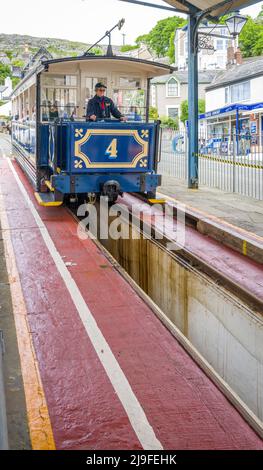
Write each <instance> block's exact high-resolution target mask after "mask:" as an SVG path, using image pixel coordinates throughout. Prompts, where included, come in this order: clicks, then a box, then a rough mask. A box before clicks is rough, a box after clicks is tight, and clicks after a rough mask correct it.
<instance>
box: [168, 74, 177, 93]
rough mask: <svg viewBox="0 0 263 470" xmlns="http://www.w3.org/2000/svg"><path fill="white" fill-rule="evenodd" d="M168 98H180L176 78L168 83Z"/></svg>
mask: <svg viewBox="0 0 263 470" xmlns="http://www.w3.org/2000/svg"><path fill="white" fill-rule="evenodd" d="M167 96H169V97H172V96H173V97H175V96H178V82H177V80H176V79H175V78H174V77H172V78H170V80H169V82H168V83H167Z"/></svg>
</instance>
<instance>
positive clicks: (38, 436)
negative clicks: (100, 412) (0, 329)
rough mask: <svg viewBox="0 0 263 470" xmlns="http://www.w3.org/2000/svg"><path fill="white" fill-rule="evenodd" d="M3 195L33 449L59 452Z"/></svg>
mask: <svg viewBox="0 0 263 470" xmlns="http://www.w3.org/2000/svg"><path fill="white" fill-rule="evenodd" d="M0 188H1V187H0ZM0 195H1V197H0V210H1V220H2V226H3V227H4V229H3V230H2V234H3V241H4V251H5V259H6V266H7V272H8V278H9V283H10V290H11V297H12V305H13V313H14V319H15V326H16V332H17V341H18V349H19V355H20V361H21V369H22V376H23V382H24V390H25V398H26V408H27V418H28V426H29V432H30V438H31V445H32V448H33V450H55V448H56V446H55V442H54V437H53V432H52V427H51V422H50V417H49V413H48V407H47V403H46V398H45V393H44V390H43V385H42V381H41V377H40V372H39V367H38V362H37V358H36V354H35V351H34V346H33V341H32V335H31V333H30V327H29V324H28V319H27V310H26V305H25V300H24V296H23V292H22V287H21V283H20V278H19V274H18V270H17V266H16V260H15V254H14V249H13V245H12V240H11V231H10V227H9V223H8V217H7V214H6V212H5V208H4V203H3V193H2V191H0Z"/></svg>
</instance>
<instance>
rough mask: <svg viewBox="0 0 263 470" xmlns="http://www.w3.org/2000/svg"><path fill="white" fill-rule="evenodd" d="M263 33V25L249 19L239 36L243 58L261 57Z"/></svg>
mask: <svg viewBox="0 0 263 470" xmlns="http://www.w3.org/2000/svg"><path fill="white" fill-rule="evenodd" d="M262 33H263V24H262V23H261V22H260V21H255V20H253V19H252V18H251V17H248V20H247V22H246V24H245V26H244V28H243V29H242V31H241V33H240V36H239V46H240V49H241V52H242V54H243V57H251V56H255V55H259V54H261V53H262V52H263V48H262Z"/></svg>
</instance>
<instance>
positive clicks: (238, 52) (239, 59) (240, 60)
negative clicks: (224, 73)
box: [235, 47, 243, 65]
mask: <svg viewBox="0 0 263 470" xmlns="http://www.w3.org/2000/svg"><path fill="white" fill-rule="evenodd" d="M235 63H236V64H237V65H241V64H242V63H243V57H242V52H241V50H240V49H239V47H238V48H237V50H236V52H235Z"/></svg>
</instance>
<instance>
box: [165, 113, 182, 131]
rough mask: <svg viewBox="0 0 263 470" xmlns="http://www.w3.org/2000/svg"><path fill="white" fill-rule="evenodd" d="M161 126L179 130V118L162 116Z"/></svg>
mask: <svg viewBox="0 0 263 470" xmlns="http://www.w3.org/2000/svg"><path fill="white" fill-rule="evenodd" d="M161 127H164V128H169V129H174V130H175V131H178V129H179V121H178V118H175V119H173V118H171V117H167V116H162V117H161Z"/></svg>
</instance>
